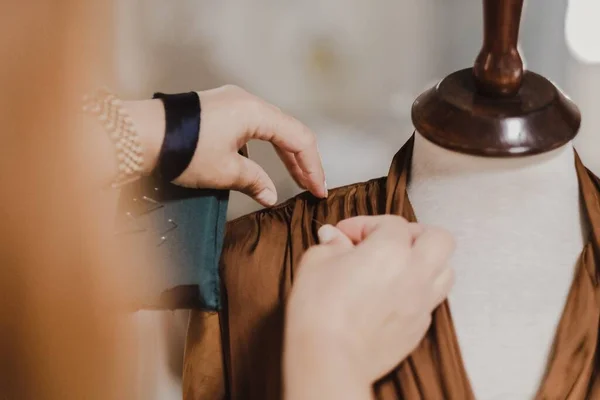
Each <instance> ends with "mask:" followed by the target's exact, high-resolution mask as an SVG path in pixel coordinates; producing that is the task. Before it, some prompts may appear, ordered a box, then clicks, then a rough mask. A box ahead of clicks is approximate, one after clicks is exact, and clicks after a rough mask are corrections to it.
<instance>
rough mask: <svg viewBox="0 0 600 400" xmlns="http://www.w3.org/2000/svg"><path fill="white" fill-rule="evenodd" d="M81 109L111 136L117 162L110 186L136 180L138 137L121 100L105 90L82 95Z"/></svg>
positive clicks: (139, 168) (139, 159) (139, 165)
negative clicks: (116, 169)
mask: <svg viewBox="0 0 600 400" xmlns="http://www.w3.org/2000/svg"><path fill="white" fill-rule="evenodd" d="M83 103H84V105H83V111H85V112H87V113H90V114H92V115H95V116H96V117H97V118H98V120H99V121H100V123H101V124H102V126H103V127H104V129H105V130H106V133H107V134H108V135H109V137H110V138H111V140H112V142H113V144H114V146H115V150H116V158H117V163H118V173H117V176H116V178H115V179H114V180H113V183H112V184H111V186H112V187H113V188H118V187H121V186H123V185H125V184H127V183H129V182H132V181H135V180H137V179H139V178H140V177H141V175H142V167H143V164H144V158H143V152H142V150H143V149H142V145H141V142H140V137H139V135H138V132H137V130H136V128H135V125H134V124H133V120H132V119H131V117H130V116H129V114H127V110H126V109H125V107H123V101H122V100H120V99H119V98H117V97H116V96H115V95H114V94H112V93H110V92H109V91H107V90H106V89H102V90H99V91H98V92H97V93H96V94H95V95H93V96H85V97H84V98H83Z"/></svg>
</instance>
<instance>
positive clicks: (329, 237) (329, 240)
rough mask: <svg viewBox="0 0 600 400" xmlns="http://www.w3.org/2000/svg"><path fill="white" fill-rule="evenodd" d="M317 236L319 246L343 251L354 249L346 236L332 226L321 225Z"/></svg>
mask: <svg viewBox="0 0 600 400" xmlns="http://www.w3.org/2000/svg"><path fill="white" fill-rule="evenodd" d="M317 234H318V236H319V243H320V244H321V245H327V246H332V247H340V248H344V249H351V248H353V247H354V244H353V243H352V241H351V240H350V239H349V238H348V237H347V236H346V235H344V233H343V232H342V231H340V230H339V229H337V228H336V227H335V226H333V225H323V226H322V227H321V228H320V229H319V231H318V232H317Z"/></svg>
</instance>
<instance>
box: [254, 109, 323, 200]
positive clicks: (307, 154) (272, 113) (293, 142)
mask: <svg viewBox="0 0 600 400" xmlns="http://www.w3.org/2000/svg"><path fill="white" fill-rule="evenodd" d="M265 110H266V111H265V114H266V115H265V116H264V118H262V119H261V122H260V123H259V127H258V129H256V132H255V134H254V137H255V138H256V139H260V140H265V141H269V142H271V143H272V144H273V145H274V146H276V147H278V148H280V149H281V150H283V151H287V152H290V153H292V154H293V155H294V158H295V160H296V163H297V165H298V167H299V168H300V170H301V171H302V178H303V182H305V183H306V187H307V189H308V190H310V192H311V193H313V194H314V195H315V196H317V197H326V196H327V189H326V187H325V173H324V171H323V164H322V162H321V157H320V155H319V150H318V148H317V138H316V136H315V134H314V133H313V132H312V131H311V130H310V129H308V128H307V127H306V126H305V125H304V124H302V123H301V122H300V121H298V120H297V119H295V118H293V117H290V116H288V115H286V114H284V113H283V112H281V110H279V109H277V108H276V107H274V106H270V105H268V106H267V107H265Z"/></svg>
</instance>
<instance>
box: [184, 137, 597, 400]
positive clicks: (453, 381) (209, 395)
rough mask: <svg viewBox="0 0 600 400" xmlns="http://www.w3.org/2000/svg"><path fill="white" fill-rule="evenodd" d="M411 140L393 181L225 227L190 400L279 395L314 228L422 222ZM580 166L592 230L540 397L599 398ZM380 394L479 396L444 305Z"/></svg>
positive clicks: (426, 398)
mask: <svg viewBox="0 0 600 400" xmlns="http://www.w3.org/2000/svg"><path fill="white" fill-rule="evenodd" d="M413 141H414V138H413V139H410V140H409V141H408V142H407V143H406V144H405V145H404V146H403V148H402V149H401V150H400V151H399V152H398V153H397V154H396V156H395V157H394V160H393V162H392V165H391V167H390V171H389V174H388V176H387V177H384V178H380V179H374V180H371V181H368V182H364V183H357V184H353V185H349V186H345V187H341V188H337V189H334V190H331V191H330V195H329V197H328V198H327V199H323V200H319V199H315V198H314V197H312V196H311V195H310V194H308V193H304V194H301V195H299V196H296V197H294V198H292V199H290V200H289V201H288V202H286V203H284V204H282V205H281V206H279V207H276V208H272V209H266V210H261V211H258V212H255V213H252V214H249V215H246V216H244V217H241V218H239V219H237V220H234V221H231V222H230V223H228V225H227V230H226V236H225V241H224V246H223V251H222V255H221V261H220V273H221V285H222V290H221V301H222V309H221V311H220V312H219V313H206V312H202V311H192V315H191V318H190V325H189V330H188V338H187V346H186V354H185V363H184V382H183V387H184V399H185V400H200V399H202V400H206V399H208V400H222V399H236V400H238V399H244V400H246V399H248V400H275V399H281V398H282V376H281V373H282V370H281V365H282V363H281V361H282V360H281V357H282V345H283V331H284V323H285V300H286V298H287V296H288V294H289V292H290V289H291V287H292V285H293V282H294V276H295V273H296V272H297V268H298V266H299V262H300V259H301V257H302V255H303V253H304V252H305V251H306V250H307V249H308V248H309V247H310V246H312V245H314V244H317V243H318V238H317V230H318V229H319V227H320V226H322V225H323V224H336V223H337V222H339V221H341V220H343V219H346V218H350V217H354V216H359V215H381V214H394V215H401V216H403V217H404V218H406V219H407V220H409V221H413V222H416V216H415V214H414V211H413V208H412V206H411V204H410V201H409V198H408V195H407V190H406V189H407V184H408V180H409V178H410V165H411V157H412V148H413ZM575 164H576V169H577V175H578V179H579V186H580V193H581V201H582V207H583V209H584V213H583V215H584V216H585V218H586V220H587V221H586V222H587V226H588V227H589V229H590V234H589V240H588V241H587V243H586V245H585V246H584V248H583V249H582V252H581V255H580V257H579V260H578V262H577V265H576V267H575V274H574V278H573V282H572V286H571V289H570V292H569V295H568V298H567V301H566V304H565V307H564V310H563V314H562V317H561V319H560V322H559V324H558V327H557V329H556V333H555V339H554V343H553V346H552V349H551V350H550V354H549V357H548V363H547V367H546V370H545V373H544V376H543V378H542V379H541V382H540V383H539V389H538V393H537V395H536V399H561V400H562V399H567V400H583V399H598V398H600V377H599V371H598V368H597V367H596V365H597V364H598V363H597V361H596V357H597V354H596V353H597V345H598V326H599V322H600V292H599V289H598V261H599V260H600V257H599V254H600V252H599V250H600V180H599V179H598V178H596V177H595V176H594V175H593V174H592V173H591V172H589V171H588V170H587V169H586V168H585V167H584V165H583V164H582V162H581V160H580V159H579V157H578V156H577V155H576V156H575ZM440 201H443V199H440ZM489 362H490V363H493V362H494V360H489ZM515 362H518V360H515ZM498 379H502V377H498ZM373 391H374V395H375V397H376V398H377V399H381V400H396V399H397V400H400V399H405V400H431V399H433V400H437V399H440V400H441V399H445V400H446V399H447V400H469V399H474V395H473V391H472V389H471V385H470V382H469V378H468V376H467V374H466V370H465V368H464V365H463V361H462V357H461V352H460V348H459V345H458V341H457V336H456V332H455V330H454V326H453V322H452V315H451V309H450V306H449V304H448V302H447V301H446V302H444V303H442V304H441V305H440V306H439V307H438V308H437V309H436V310H435V311H434V313H433V316H432V324H431V326H430V327H429V330H428V331H427V333H426V335H425V336H424V338H423V339H422V341H421V342H420V344H419V346H418V347H417V348H416V349H415V350H414V351H413V352H412V353H411V354H410V356H409V357H408V358H406V359H405V360H403V361H402V362H400V360H399V365H398V366H397V367H396V368H395V369H394V370H393V371H391V372H390V373H389V374H388V375H387V376H385V377H382V378H381V379H380V380H379V381H378V382H374V383H373Z"/></svg>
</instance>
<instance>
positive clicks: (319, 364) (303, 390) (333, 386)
mask: <svg viewBox="0 0 600 400" xmlns="http://www.w3.org/2000/svg"><path fill="white" fill-rule="evenodd" d="M313 327H314V328H313ZM313 327H308V328H307V327H306V325H305V326H304V328H299V329H294V327H293V325H292V326H290V328H291V329H288V330H287V332H286V337H285V352H284V379H285V399H286V400H296V399H308V398H311V399H312V398H327V399H332V400H337V399H344V400H365V399H370V398H372V396H373V394H372V388H371V386H372V382H370V381H369V379H368V378H366V377H365V375H364V374H363V373H362V370H361V368H362V366H360V365H357V362H356V359H355V358H354V357H352V356H351V355H350V352H349V351H347V349H345V347H344V346H343V345H342V344H340V343H341V342H340V340H339V335H335V334H334V333H333V332H331V331H330V332H325V331H324V330H320V329H318V328H317V327H315V326H314V325H313Z"/></svg>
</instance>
